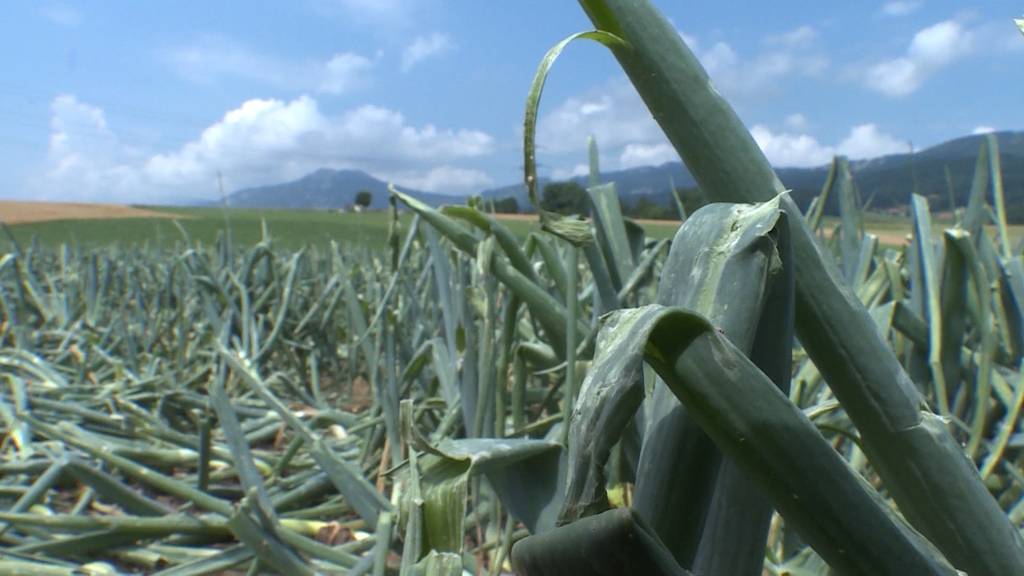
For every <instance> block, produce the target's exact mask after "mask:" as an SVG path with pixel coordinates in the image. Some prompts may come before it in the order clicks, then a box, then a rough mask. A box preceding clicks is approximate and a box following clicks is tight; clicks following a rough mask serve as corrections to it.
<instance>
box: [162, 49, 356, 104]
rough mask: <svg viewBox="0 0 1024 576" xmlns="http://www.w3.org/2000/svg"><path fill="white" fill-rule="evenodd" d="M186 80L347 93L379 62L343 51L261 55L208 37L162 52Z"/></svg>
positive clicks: (298, 90) (164, 57) (165, 58)
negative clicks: (317, 56) (322, 55)
mask: <svg viewBox="0 0 1024 576" xmlns="http://www.w3.org/2000/svg"><path fill="white" fill-rule="evenodd" d="M162 56H163V59H164V60H165V61H166V62H167V63H168V64H170V65H171V67H172V68H173V69H174V70H175V71H176V72H177V73H178V74H179V75H181V76H182V77H183V78H185V79H187V80H189V81H191V82H196V83H201V84H208V83H214V82H217V81H220V80H237V79H242V80H250V81H254V82H258V83H261V84H266V85H268V86H272V87H274V88H278V89H282V90H290V91H295V92H321V93H326V94H341V93H344V92H348V91H351V90H352V89H354V88H355V87H357V86H359V85H360V84H362V83H363V82H365V81H366V78H367V76H368V75H369V71H370V69H371V68H372V67H373V61H372V60H370V59H369V58H367V57H366V56H363V55H360V54H356V53H353V52H340V53H337V54H334V55H332V56H331V57H330V58H328V59H327V60H326V61H320V62H318V61H312V60H303V61H291V60H286V59H281V58H277V57H274V56H270V55H267V54H260V53H258V52H255V51H253V50H250V49H249V48H248V47H246V46H243V45H241V44H238V43H236V42H234V41H231V40H229V39H226V38H222V37H219V36H203V37H201V38H199V39H198V40H197V41H195V42H193V43H191V44H188V45H184V46H178V47H176V48H173V49H171V50H168V51H166V52H165V53H164V54H162Z"/></svg>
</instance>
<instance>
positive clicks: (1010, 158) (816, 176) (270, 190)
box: [228, 132, 1024, 219]
mask: <svg viewBox="0 0 1024 576" xmlns="http://www.w3.org/2000/svg"><path fill="white" fill-rule="evenodd" d="M996 137H997V139H998V142H999V149H1000V160H1001V168H1002V169H1001V172H1002V176H1003V189H1004V193H1005V198H1006V204H1007V206H1008V208H1010V212H1011V213H1013V214H1014V215H1015V216H1016V217H1017V218H1016V219H1020V218H1024V132H999V133H997V134H996ZM983 141H984V136H980V135H972V136H965V137H962V138H957V139H955V140H950V141H948V142H944V143H942V144H939V145H936V146H932V147H930V148H927V149H924V150H921V151H919V152H915V153H913V154H911V153H906V154H893V155H888V156H881V157H878V158H872V159H868V160H857V161H852V162H851V163H850V167H851V170H852V172H853V175H854V180H855V182H856V184H857V187H858V189H859V191H860V195H861V198H862V199H863V200H864V201H865V202H867V203H868V204H869V208H870V209H873V210H894V211H898V210H901V209H902V208H903V207H905V206H906V205H907V204H908V203H909V201H910V195H911V193H912V192H913V191H914V190H915V188H916V190H917V191H918V193H920V194H922V195H924V196H927V197H929V201H930V204H931V206H932V208H933V209H934V210H947V209H949V198H950V183H951V185H952V197H953V201H954V202H955V204H956V205H957V206H963V205H965V204H966V202H967V194H968V192H969V190H970V185H971V180H972V178H973V174H974V166H975V162H976V160H977V156H978V150H979V147H980V146H981V144H982V143H983ZM947 170H948V174H949V178H948V180H947ZM776 173H777V174H778V175H779V178H780V179H781V180H782V182H783V184H784V185H785V186H786V187H787V188H789V189H790V190H792V195H793V198H794V200H796V202H797V204H799V205H800V207H801V208H805V207H806V206H807V204H808V203H809V202H810V201H811V199H812V198H813V197H814V196H816V195H817V194H818V193H819V192H820V191H821V187H822V185H823V183H824V182H825V178H826V176H827V174H828V166H818V167H812V168H785V167H782V168H776ZM573 180H575V181H577V182H579V183H580V184H585V180H586V177H583V176H580V177H577V178H574V179H573ZM601 180H602V181H605V182H615V184H616V187H617V189H618V191H619V197H620V198H621V200H622V202H623V203H625V204H628V205H632V204H633V203H635V202H637V201H638V200H640V199H641V198H646V199H647V200H648V201H651V202H655V203H658V204H661V205H666V206H667V205H669V203H670V202H671V198H670V196H669V193H670V184H669V183H670V182H673V183H674V184H675V186H676V187H677V188H694V187H696V182H695V181H694V179H693V176H692V175H690V173H689V171H687V170H686V167H685V166H683V164H682V163H680V162H668V163H665V164H662V165H661V166H644V167H640V168H631V169H628V170H618V171H612V172H606V173H602V174H601ZM547 182H548V180H545V179H541V186H542V187H543V185H544V184H545V183H547ZM915 182H916V186H915ZM360 190H368V191H369V192H371V193H372V195H373V201H372V203H371V205H370V207H371V208H384V207H386V206H387V196H388V192H387V184H386V183H385V182H383V181H381V180H378V179H376V178H374V177H373V176H370V175H369V174H367V173H365V172H362V171H359V170H333V169H329V168H322V169H320V170H317V171H315V172H313V173H311V174H308V175H306V176H304V177H302V178H299V179H298V180H294V181H291V182H284V183H281V184H274V185H269V186H259V187H254V188H246V189H243V190H239V191H237V192H234V193H232V194H230V195H229V196H228V203H229V205H231V206H237V207H251V208H314V209H338V208H344V207H348V206H351V205H352V204H353V203H354V201H355V195H356V193H357V192H359V191H360ZM403 190H406V189H404V188H403ZM407 191H408V192H409V193H410V194H411V195H413V196H415V197H417V198H419V199H420V200H421V201H423V202H426V203H428V204H431V205H434V206H437V205H440V204H453V203H462V202H464V201H465V199H466V197H465V196H457V195H451V194H439V193H431V192H424V191H419V190H407ZM480 195H481V196H483V197H484V198H488V199H495V200H497V199H501V198H507V197H514V198H516V201H517V202H518V205H519V207H520V209H523V208H526V207H528V206H529V201H528V200H527V198H526V190H525V187H524V186H523V185H522V184H513V185H509V186H503V187H499V188H492V189H489V190H483V191H481V192H480Z"/></svg>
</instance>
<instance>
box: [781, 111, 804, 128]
mask: <svg viewBox="0 0 1024 576" xmlns="http://www.w3.org/2000/svg"><path fill="white" fill-rule="evenodd" d="M785 123H786V128H789V129H790V130H807V128H808V127H809V126H810V123H809V122H808V121H807V117H806V116H804V115H803V114H800V113H799V112H797V113H795V114H790V115H789V116H786V120H785Z"/></svg>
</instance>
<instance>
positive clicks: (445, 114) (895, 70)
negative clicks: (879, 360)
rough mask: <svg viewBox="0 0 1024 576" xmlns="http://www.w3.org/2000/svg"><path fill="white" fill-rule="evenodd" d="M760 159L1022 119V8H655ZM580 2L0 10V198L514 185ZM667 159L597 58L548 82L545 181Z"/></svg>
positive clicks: (945, 135) (580, 24)
mask: <svg viewBox="0 0 1024 576" xmlns="http://www.w3.org/2000/svg"><path fill="white" fill-rule="evenodd" d="M654 3H655V5H657V6H658V7H659V8H660V9H661V10H662V11H663V12H664V13H665V14H666V15H667V16H668V17H669V18H670V20H671V21H672V22H673V24H674V25H675V26H676V28H677V29H678V30H679V32H680V34H682V35H683V38H684V39H685V40H686V41H687V43H688V44H689V45H690V47H691V48H692V49H693V50H694V52H695V53H696V54H697V55H698V57H699V58H700V59H701V61H702V62H703V63H704V65H705V67H706V68H707V69H708V71H709V73H710V75H711V77H712V79H713V81H714V82H715V84H716V86H717V87H718V89H719V90H720V91H721V92H722V93H724V94H725V95H726V97H728V98H729V99H730V101H731V102H732V103H733V105H734V106H735V107H736V109H737V111H738V112H739V114H740V116H741V117H742V118H743V120H744V122H746V124H747V126H748V127H749V128H750V129H751V131H752V133H753V134H754V136H755V138H756V139H757V141H758V143H759V144H760V145H761V146H762V148H763V149H764V150H765V152H766V154H767V155H768V157H769V159H770V160H771V161H772V162H773V163H774V164H775V165H777V166H811V165H818V164H822V163H824V162H826V161H828V159H829V158H830V157H831V156H832V155H833V154H835V153H841V154H846V155H848V156H851V157H853V158H866V157H873V156H877V155H881V154H886V153H892V152H901V151H905V150H907V149H908V148H909V147H910V146H911V143H912V145H913V146H914V147H915V148H922V147H926V146H929V145H932V144H936V143H939V142H942V141H944V140H947V139H950V138H954V137H957V136H962V135H965V134H970V133H972V132H974V131H984V130H991V129H996V130H1013V129H1022V128H1024V114H1022V105H1024V76H1022V74H1021V71H1022V70H1024V37H1022V36H1021V34H1020V33H1019V31H1018V30H1017V29H1016V28H1015V27H1014V25H1013V22H1012V18H1013V17H1014V16H1016V17H1020V15H1021V12H1022V6H1024V5H1022V4H1021V3H1020V2H1019V1H1016V2H1011V1H1003V0H986V2H984V3H983V5H981V4H982V3H974V4H973V5H972V6H967V5H966V4H965V3H962V2H955V1H939V0H901V1H888V2H886V1H877V2H868V1H864V2H843V3H837V2H809V1H805V2H775V3H747V2H743V3H739V2H681V1H668V0H658V1H655V2H654ZM588 28H590V25H589V21H588V20H587V19H586V18H585V16H584V15H583V12H582V10H581V9H580V8H579V6H578V5H577V4H576V2H554V1H550V0H548V1H525V0H517V1H514V2H512V1H498V0H449V1H446V2H441V1H431V0H296V1H294V2H287V3H286V2H236V1H230V2H229V1H223V2H186V1H175V2H171V1H157V0H150V1H146V2H138V1H127V0H121V1H115V0H110V1H104V2H100V1H89V2H80V3H71V2H65V3H58V2H29V1H24V0H15V1H13V2H9V3H7V4H5V18H3V20H2V21H0V37H3V38H4V41H5V44H6V46H7V49H6V50H3V51H2V52H0V69H2V70H3V71H4V74H3V75H2V76H0V122H2V123H3V129H2V130H0V173H2V174H3V175H4V178H3V179H2V180H0V197H5V198H38V199H50V200H89V201H111V202H167V201H183V200H192V199H208V198H214V197H216V196H217V195H218V192H217V173H218V172H219V173H221V174H222V175H223V179H224V183H225V187H226V188H227V189H228V190H229V191H230V190H234V189H237V188H240V187H245V186H251V185H258V184H268V183H274V182H280V181H285V180H290V179H293V178H296V177H299V176H302V175H303V174H305V173H308V172H310V171H312V170H315V169H316V168H319V167H323V166H327V167H334V168H356V169H362V170H365V171H367V172H369V173H371V174H373V175H375V176H377V177H379V178H382V179H385V180H390V181H394V182H396V183H398V184H400V185H405V186H410V187H416V188H420V189H425V190H431V191H436V192H450V193H466V192H473V191H478V190H480V189H484V188H487V187H491V186H498V185H504V184H509V183H514V182H516V181H518V180H521V178H522V174H521V132H522V129H521V125H522V116H523V106H524V96H525V94H526V91H527V88H528V86H529V83H530V80H531V78H532V76H533V73H534V70H535V69H536V65H537V62H538V61H539V60H540V58H541V56H543V54H544V52H545V51H546V50H547V49H548V48H549V47H550V46H551V45H553V44H554V43H556V42H558V41H559V40H561V39H562V38H564V37H565V36H567V35H569V34H571V33H573V32H577V31H581V30H585V29H588ZM588 134H594V135H596V137H597V139H598V143H599V146H600V149H601V157H602V165H603V166H604V167H605V168H607V169H619V168H628V167H633V166H641V165H648V164H660V163H662V162H666V161H669V160H675V159H676V157H675V156H674V153H673V151H672V150H671V148H669V147H668V145H667V144H666V143H665V141H664V138H663V137H662V136H661V134H660V132H659V131H658V129H657V126H656V125H655V124H654V123H653V121H651V120H650V117H649V115H648V114H647V113H646V110H645V109H644V108H643V105H642V104H641V103H640V101H639V99H638V98H637V97H636V95H635V93H634V92H633V89H632V87H631V86H630V85H629V84H628V83H627V82H626V80H625V77H624V75H623V74H622V72H621V70H620V69H619V68H618V65H617V64H616V62H615V61H614V59H613V58H612V57H611V55H610V54H608V53H607V51H606V50H604V49H603V48H601V47H599V46H597V45H596V44H589V43H578V44H576V45H573V46H570V48H569V49H568V50H567V51H566V52H565V53H564V54H563V56H562V58H561V59H560V60H559V61H558V62H557V63H556V65H555V68H554V71H553V73H552V76H551V78H550V79H549V82H548V85H547V87H546V90H545V95H544V100H543V102H542V105H541V120H540V125H539V140H538V143H539V145H540V156H539V160H540V162H541V164H542V172H543V173H544V174H546V175H548V176H552V177H556V178H564V177H566V176H569V175H572V174H574V173H578V172H579V171H581V169H582V164H583V162H584V161H585V146H586V137H587V135H588Z"/></svg>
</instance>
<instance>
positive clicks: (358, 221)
mask: <svg viewBox="0 0 1024 576" xmlns="http://www.w3.org/2000/svg"><path fill="white" fill-rule="evenodd" d="M40 205H41V206H42V208H40V207H39V206H40ZM8 206H10V208H7V213H10V214H12V215H16V216H12V217H10V218H4V221H6V222H7V223H8V224H12V226H11V227H10V229H11V232H12V233H13V236H14V237H15V238H16V239H17V240H18V241H19V242H21V243H23V244H27V243H30V242H32V241H33V240H35V241H38V242H40V243H41V244H43V245H47V246H59V245H60V244H65V243H66V244H73V245H77V246H83V247H92V248H99V247H105V246H112V245H122V246H132V245H143V244H150V245H154V246H168V247H170V246H173V245H174V243H175V242H176V241H180V240H182V239H183V236H182V232H181V229H183V230H184V231H185V233H186V234H187V235H188V238H189V239H190V240H192V241H197V242H202V243H204V244H212V243H213V242H214V241H216V239H217V236H218V234H223V233H224V232H225V231H226V230H230V232H231V236H232V239H233V240H234V241H235V242H237V243H238V244H240V245H242V246H251V245H253V244H256V243H257V242H259V240H260V238H261V236H262V225H263V223H264V222H266V225H267V227H268V230H269V231H270V233H271V235H272V236H273V238H274V241H275V243H276V244H277V245H279V246H281V247H284V248H291V249H297V248H301V247H303V246H305V245H307V244H315V245H321V246H326V245H328V244H329V243H330V241H331V240H335V241H338V242H343V243H355V244H359V245H363V246H367V247H371V248H373V247H383V246H384V244H385V241H386V240H387V234H388V214H387V213H386V212H385V211H371V212H365V213H362V214H356V213H336V212H328V211H317V210H284V209H281V210H260V209H244V208H229V209H227V210H223V209H221V208H185V207H175V208H169V207H164V206H152V207H146V208H144V209H138V208H131V207H125V208H126V209H125V210H124V211H123V212H121V213H117V212H115V213H111V210H112V209H111V207H108V206H100V208H99V209H97V208H94V207H93V206H92V205H68V204H60V205H57V207H55V208H50V209H46V204H44V203H33V202H23V203H13V202H12V203H8ZM117 208H120V207H117ZM141 210H145V212H142V214H141V215H142V216H143V217H140V214H139V213H138V212H134V211H141ZM3 216H5V213H4V211H3V210H0V217H3ZM410 218H411V215H410V214H409V213H408V212H404V213H403V214H402V215H401V221H402V222H403V223H404V224H406V225H407V224H408V223H409V221H410ZM495 218H497V219H498V220H500V221H502V222H503V223H504V224H505V226H506V227H507V228H508V229H509V231H511V232H512V233H513V234H514V235H515V236H516V237H518V238H520V239H524V238H526V237H527V236H528V235H529V233H530V232H534V231H538V230H539V229H540V227H539V225H538V224H537V218H536V215H530V214H517V215H509V214H496V215H495ZM172 220H177V223H178V225H180V226H181V229H179V228H178V225H176V224H175V223H174V222H172ZM838 223H839V220H838V219H837V218H835V217H826V218H825V220H824V228H825V229H826V230H834V229H835V227H836V226H837V225H838ZM640 225H641V226H643V228H644V230H645V232H646V234H647V236H648V237H650V238H657V239H663V238H671V237H672V235H673V234H675V232H676V230H677V229H678V228H679V222H677V221H669V220H645V221H641V222H640ZM950 225H951V221H950V217H949V215H948V214H947V215H943V216H942V217H938V216H937V217H936V218H935V221H934V223H933V230H932V231H933V234H935V235H938V234H941V232H942V230H943V229H944V228H946V227H949V226H950ZM864 227H865V230H866V231H867V232H870V233H872V234H875V235H876V236H878V237H879V241H880V242H881V244H882V245H885V246H899V245H901V244H903V243H904V242H905V241H906V237H907V235H908V234H910V233H911V231H912V228H911V221H910V220H909V219H907V218H899V217H894V216H888V215H884V214H874V213H866V214H865V215H864ZM987 230H988V231H989V233H994V232H995V226H994V225H989V226H988V227H987ZM1009 234H1010V237H1011V239H1012V241H1013V242H1015V243H1016V242H1019V241H1021V239H1024V226H1021V225H1011V226H1010V227H1009ZM0 247H2V248H4V249H9V240H8V239H7V238H0Z"/></svg>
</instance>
